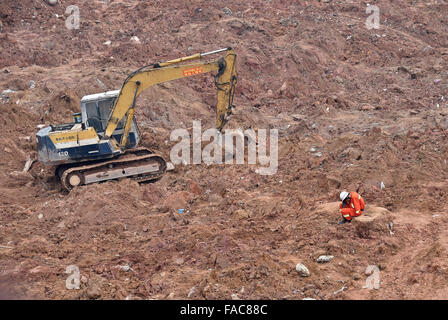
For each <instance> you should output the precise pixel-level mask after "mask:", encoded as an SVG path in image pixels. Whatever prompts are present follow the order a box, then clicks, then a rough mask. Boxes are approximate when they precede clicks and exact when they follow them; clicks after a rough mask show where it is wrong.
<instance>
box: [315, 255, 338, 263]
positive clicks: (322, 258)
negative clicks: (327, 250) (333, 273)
mask: <svg viewBox="0 0 448 320" xmlns="http://www.w3.org/2000/svg"><path fill="white" fill-rule="evenodd" d="M333 258H334V257H333V256H320V257H319V258H317V260H316V261H317V262H319V263H325V262H330V261H331V260H332V259H333Z"/></svg>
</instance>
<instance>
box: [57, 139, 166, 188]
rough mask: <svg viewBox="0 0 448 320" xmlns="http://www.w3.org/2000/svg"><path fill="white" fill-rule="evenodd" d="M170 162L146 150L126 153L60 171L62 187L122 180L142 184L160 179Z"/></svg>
mask: <svg viewBox="0 0 448 320" xmlns="http://www.w3.org/2000/svg"><path fill="white" fill-rule="evenodd" d="M166 168H167V163H166V161H165V160H164V159H163V157H162V156H160V155H158V154H155V153H153V152H152V151H151V150H149V149H146V148H137V149H133V150H129V151H126V152H125V153H124V154H122V155H120V156H119V157H117V158H113V159H110V160H105V161H101V162H96V163H90V164H86V165H81V166H74V167H66V168H62V169H60V170H58V172H59V173H58V175H59V176H60V178H61V182H62V185H63V186H64V188H66V189H67V190H71V189H73V188H74V187H77V186H81V185H86V184H91V183H98V182H103V181H108V180H117V179H122V178H128V179H133V180H136V181H138V182H144V181H151V180H157V179H160V178H161V177H162V176H163V174H164V173H165V172H166Z"/></svg>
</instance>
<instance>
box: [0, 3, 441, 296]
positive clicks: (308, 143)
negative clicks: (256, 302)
mask: <svg viewBox="0 0 448 320" xmlns="http://www.w3.org/2000/svg"><path fill="white" fill-rule="evenodd" d="M77 3H78V6H79V8H80V14H81V20H80V22H81V27H80V29H79V30H68V29H67V28H66V27H65V19H66V18H67V14H65V9H66V8H67V7H68V6H69V5H71V2H70V1H65V0H60V1H59V2H58V4H57V5H56V6H53V7H52V6H49V5H47V4H46V2H44V1H40V0H24V1H12V0H3V1H2V2H1V4H0V44H1V51H0V92H3V91H5V90H7V89H10V90H13V92H5V93H4V94H2V96H1V97H0V139H1V146H0V192H1V194H2V197H1V199H0V283H1V284H2V286H1V287H0V297H5V298H9V297H12V298H15V297H21V298H45V299H108V298H112V299H125V298H129V299H134V298H135V299H171V298H178V299H229V298H231V295H232V294H237V295H238V297H239V298H242V299H260V298H264V299H302V298H305V297H309V298H315V299H390V298H397V299H421V298H426V299H446V298H447V297H448V286H447V283H448V281H447V280H448V263H447V261H448V259H447V255H448V251H447V250H448V240H447V239H448V233H447V231H446V230H448V228H447V227H448V206H447V205H446V203H447V200H448V196H447V192H448V170H447V169H448V165H447V160H446V159H447V156H448V142H447V141H448V140H447V135H448V130H447V126H448V124H447V122H446V121H447V116H448V104H447V96H448V92H447V91H448V90H447V89H448V73H447V70H448V68H447V67H448V47H447V43H448V21H447V16H446V12H447V9H448V4H447V3H446V2H445V1H430V2H428V1H413V2H412V5H411V4H410V3H409V1H404V0H397V1H393V2H391V1H386V0H378V1H373V2H370V3H371V4H375V5H377V6H378V7H379V8H380V23H381V28H380V29H379V30H375V29H372V30H368V29H367V28H366V27H365V20H366V18H367V16H368V15H367V14H366V13H365V8H366V4H367V2H365V1H361V2H360V1H337V0H332V1H331V0H330V1H287V0H272V1H268V0H265V1H258V0H249V1H244V2H241V1H233V0H232V1H226V2H225V4H224V3H223V2H222V1H217V0H208V1H199V0H193V1H187V2H185V1H135V0H120V1H85V0H82V1H78V2H77ZM228 9H229V10H228ZM134 36H137V37H138V38H139V40H140V42H134V41H132V40H131V38H132V37H134ZM107 41H110V44H105V42H107ZM227 46H232V47H234V48H235V50H236V52H237V54H238V59H239V60H238V73H239V82H238V87H237V92H236V96H235V105H236V106H237V109H236V111H235V114H234V116H233V118H232V120H231V122H230V123H229V125H228V126H229V127H230V128H238V127H241V128H250V127H251V128H255V129H257V128H277V129H278V130H279V168H278V172H277V174H275V175H272V176H260V175H258V174H257V173H256V172H255V169H256V168H255V167H254V166H248V165H239V166H229V165H211V166H206V165H194V166H193V165H190V166H185V167H178V168H176V170H175V172H173V173H169V174H167V175H166V176H165V177H164V178H163V179H162V180H160V181H159V182H157V183H154V184H142V185H138V184H136V183H134V182H131V181H119V182H108V183H103V184H100V185H91V186H85V187H80V188H78V189H76V190H73V191H72V192H70V193H68V192H66V191H64V190H62V188H61V187H60V185H59V184H58V181H57V180H56V179H55V178H54V176H53V171H52V168H47V167H44V166H42V165H41V164H39V163H35V164H34V165H33V167H32V169H31V170H30V171H29V172H28V173H23V172H22V169H23V167H24V165H25V162H26V161H27V159H28V158H29V157H31V158H33V157H35V156H36V146H35V138H34V135H35V133H36V132H37V130H38V129H37V126H38V125H40V124H50V123H61V122H67V121H70V119H71V114H72V113H73V112H76V111H77V110H78V106H79V99H80V98H81V97H82V96H83V95H85V94H91V93H97V92H102V91H105V89H106V88H107V89H108V90H112V89H118V88H119V87H120V85H121V83H122V81H123V80H124V78H125V77H126V75H127V74H129V72H131V71H133V70H135V69H137V68H138V67H140V66H142V65H145V64H148V63H151V62H155V61H161V60H166V59H172V58H177V57H180V56H184V55H188V54H192V53H196V52H204V51H208V50H213V49H218V48H223V47H227ZM31 81H33V82H34V83H35V87H34V88H32V87H31V86H30V82H31ZM215 94H216V93H215V89H214V83H213V77H211V76H210V75H201V76H198V77H197V78H195V79H193V78H192V79H188V80H179V81H176V82H172V83H167V84H163V85H159V86H156V87H154V88H151V89H150V90H148V91H147V92H145V93H144V94H143V95H142V96H141V97H140V98H139V101H138V108H137V120H138V122H139V124H140V128H141V130H142V132H144V139H143V145H145V146H147V147H150V148H152V149H157V150H160V152H161V153H162V154H163V155H165V156H166V157H167V158H169V151H170V148H171V147H172V146H173V145H174V143H175V142H170V141H169V140H170V139H169V135H170V132H171V130H173V129H175V128H191V126H192V121H193V120H198V119H200V120H202V124H203V128H204V129H205V128H209V127H211V126H213V119H214V104H215ZM381 183H383V185H384V186H385V188H381ZM343 189H350V190H359V192H360V193H361V194H362V195H363V196H364V197H365V199H366V201H367V203H368V212H369V214H371V217H373V218H371V219H369V218H368V217H367V216H366V217H365V218H364V219H358V221H354V222H353V223H352V224H345V225H343V226H338V225H336V222H337V221H338V220H339V219H340V216H339V213H338V210H337V203H335V202H334V201H337V195H338V192H339V191H341V190H343ZM179 208H184V209H185V213H184V214H182V215H180V214H178V213H177V209H179ZM369 209H370V211H369ZM391 223H392V224H391ZM325 254H327V255H332V256H334V258H333V260H331V261H330V262H328V263H323V264H321V263H317V262H316V259H317V257H318V256H320V255H325ZM299 262H301V263H303V264H305V265H306V266H307V267H308V269H309V270H310V273H311V276H310V277H306V278H302V277H300V276H299V275H298V273H297V271H296V270H295V266H296V264H297V263H299ZM70 265H76V266H78V267H79V269H80V273H81V284H80V289H79V290H67V289H66V287H65V285H66V282H65V281H66V279H67V277H68V274H66V273H65V272H66V268H67V266H70ZM369 265H375V266H378V267H379V269H380V276H381V283H380V289H378V290H368V289H365V288H363V286H365V283H366V279H367V277H368V275H366V274H365V272H366V268H367V266H369ZM342 288H344V289H343V290H342V291H341V290H340V289H342Z"/></svg>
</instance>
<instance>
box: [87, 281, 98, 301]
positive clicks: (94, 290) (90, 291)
mask: <svg viewBox="0 0 448 320" xmlns="http://www.w3.org/2000/svg"><path fill="white" fill-rule="evenodd" d="M87 297H88V298H89V299H98V298H99V297H101V289H100V287H99V286H98V285H97V284H96V283H95V282H93V281H90V282H89V286H88V288H87Z"/></svg>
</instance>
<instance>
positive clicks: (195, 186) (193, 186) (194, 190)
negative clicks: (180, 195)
mask: <svg viewBox="0 0 448 320" xmlns="http://www.w3.org/2000/svg"><path fill="white" fill-rule="evenodd" d="M189 189H190V192H191V193H193V194H196V195H200V194H201V193H202V189H201V187H200V186H199V184H198V183H197V182H195V181H191V182H190V184H189Z"/></svg>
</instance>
